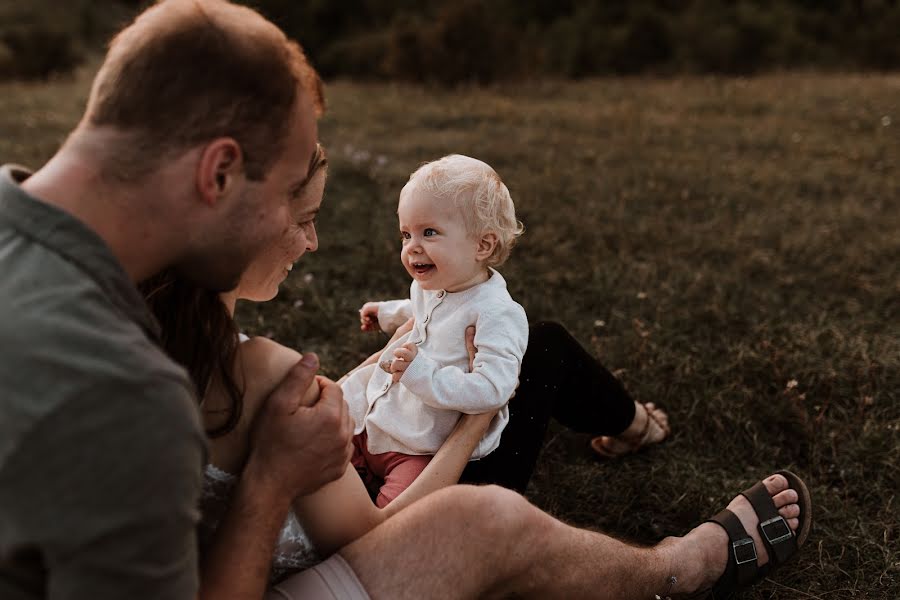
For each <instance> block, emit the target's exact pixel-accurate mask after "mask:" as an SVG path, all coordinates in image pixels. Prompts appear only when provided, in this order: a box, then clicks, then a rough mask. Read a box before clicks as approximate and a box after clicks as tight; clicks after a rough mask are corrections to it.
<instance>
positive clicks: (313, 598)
mask: <svg viewBox="0 0 900 600" xmlns="http://www.w3.org/2000/svg"><path fill="white" fill-rule="evenodd" d="M265 600H369V594H367V593H366V590H365V589H363V586H362V584H361V583H360V582H359V579H358V578H357V577H356V573H354V572H353V569H351V568H350V565H348V564H347V561H345V560H344V559H343V558H342V557H341V555H340V554H333V555H332V556H331V557H330V558H329V559H328V560H325V561H323V562H320V563H319V564H317V565H316V566H314V567H311V568H309V569H306V570H305V571H300V572H299V573H294V574H293V575H289V576H288V577H286V578H285V579H284V580H283V581H282V582H281V583H278V584H276V585H275V586H274V587H272V588H269V591H268V592H266V597H265Z"/></svg>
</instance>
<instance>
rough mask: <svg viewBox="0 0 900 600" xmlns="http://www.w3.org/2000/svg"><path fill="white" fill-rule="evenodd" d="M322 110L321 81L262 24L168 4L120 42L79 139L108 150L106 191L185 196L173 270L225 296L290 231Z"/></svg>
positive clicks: (221, 9)
mask: <svg viewBox="0 0 900 600" xmlns="http://www.w3.org/2000/svg"><path fill="white" fill-rule="evenodd" d="M322 109H323V97H322V86H321V81H320V79H319V76H318V74H317V73H316V72H315V70H314V69H313V68H312V67H311V66H310V64H309V63H308V62H307V60H306V58H305V56H304V55H303V52H302V50H301V49H300V47H299V46H298V45H297V44H296V43H295V42H292V41H290V40H288V39H287V37H286V36H285V34H284V33H283V32H282V31H281V30H280V29H278V28H277V27H276V26H275V25H273V24H272V23H270V22H268V21H266V20H265V19H264V18H263V17H262V16H260V15H259V14H258V13H256V12H254V11H253V10H251V9H249V8H246V7H243V6H238V5H234V4H230V3H228V2H226V1H224V0H164V1H161V2H158V3H157V4H156V5H154V6H152V7H150V8H149V9H147V10H146V11H145V12H143V13H142V14H141V15H140V16H138V17H137V18H136V19H135V21H134V22H133V23H132V24H131V25H130V26H128V27H127V28H126V29H124V30H123V31H122V32H120V33H119V34H118V35H117V36H116V37H115V38H114V39H113V41H112V42H111V44H110V48H109V52H108V53H107V56H106V59H105V61H104V63H103V65H102V67H101V69H100V71H99V72H98V74H97V77H96V78H95V80H94V84H93V87H92V89H91V95H90V98H89V100H88V106H87V110H86V113H85V116H84V118H83V119H82V122H81V124H80V126H79V130H78V131H76V135H75V136H73V137H74V138H78V135H79V133H82V134H84V135H83V136H82V137H85V138H90V136H91V135H94V136H95V137H96V136H97V135H103V136H104V137H103V139H106V140H110V141H109V143H104V144H94V145H93V148H94V149H95V150H96V151H97V152H96V153H97V154H98V155H97V156H95V161H96V163H97V166H98V170H99V174H100V176H101V177H102V178H103V180H105V181H108V182H112V183H114V184H118V185H124V186H131V187H132V188H136V187H139V188H143V189H145V190H146V189H152V188H155V189H157V190H159V192H160V193H161V194H163V193H165V194H169V193H171V190H174V189H176V188H178V189H179V190H180V191H179V193H180V194H181V196H182V197H183V198H180V200H182V199H187V200H189V202H188V203H187V205H185V208H184V210H185V213H184V215H183V218H182V219H181V221H179V220H178V215H177V214H176V215H171V214H170V215H166V216H164V217H160V218H165V219H170V220H171V219H172V218H173V217H174V219H175V222H174V223H173V226H176V227H179V228H181V229H183V230H184V233H185V235H184V239H185V240H186V241H185V248H184V251H183V252H182V253H181V254H180V255H179V256H177V257H176V258H175V263H176V264H174V265H171V266H174V268H176V270H178V271H179V272H181V273H182V275H183V276H185V277H187V278H188V279H191V280H194V281H195V282H197V283H199V284H201V285H204V286H207V287H210V288H212V289H216V290H226V289H229V288H230V287H233V286H234V285H235V284H236V283H237V281H238V279H239V277H240V274H241V272H242V271H243V269H244V268H245V267H246V266H247V264H249V262H250V260H251V259H252V258H253V257H254V255H255V254H257V253H258V252H259V251H260V249H261V248H263V247H265V246H266V245H268V244H270V243H271V241H272V240H273V239H275V238H276V237H277V236H278V235H280V234H281V233H282V232H283V231H284V229H285V228H286V227H287V226H288V225H289V223H290V206H289V201H290V198H291V197H292V196H295V195H296V192H297V186H300V187H302V186H303V185H304V183H305V180H306V177H307V170H308V165H309V164H310V157H311V156H312V155H313V153H314V152H315V147H316V138H317V131H316V122H315V119H316V117H317V116H318V115H320V114H321V112H322ZM73 143H75V142H73ZM180 200H179V201H180Z"/></svg>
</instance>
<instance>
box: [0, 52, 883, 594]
mask: <svg viewBox="0 0 900 600" xmlns="http://www.w3.org/2000/svg"><path fill="white" fill-rule="evenodd" d="M91 73H92V68H91V66H90V65H89V66H88V67H85V68H83V69H81V70H79V71H77V72H76V73H75V74H74V75H73V76H71V77H63V78H57V79H51V80H50V81H47V82H44V83H4V84H0V161H2V162H10V161H12V162H19V163H23V164H26V165H29V166H31V167H37V166H39V165H40V164H42V163H43V161H45V160H46V159H47V158H49V156H50V155H51V154H52V152H53V151H54V150H55V149H56V148H57V147H58V145H59V144H60V143H61V142H62V140H63V139H64V135H65V134H66V132H67V131H68V130H69V129H70V128H71V127H72V126H73V125H74V124H75V123H76V122H77V119H78V118H79V116H80V112H81V110H82V108H83V105H84V101H85V98H86V94H87V89H88V83H89V77H90V74H91ZM327 93H328V103H329V109H328V113H327V115H326V117H325V118H324V119H323V121H322V122H321V139H322V141H323V143H324V144H325V146H326V147H327V149H328V151H329V153H330V154H329V160H330V165H331V168H330V175H329V177H330V179H329V183H328V186H327V191H326V199H325V204H324V208H323V211H322V215H321V218H320V221H319V232H320V240H321V246H320V249H319V251H318V252H317V253H315V254H313V255H307V256H306V257H304V258H303V259H302V261H301V263H300V264H299V265H298V266H297V268H295V270H294V272H293V273H292V275H291V278H290V279H289V280H288V281H287V282H286V283H285V285H284V287H283V290H282V293H281V294H280V296H279V297H278V298H277V299H276V300H275V301H273V302H271V303H268V304H266V305H262V306H256V307H253V306H242V307H241V308H240V312H239V318H240V322H241V324H242V326H243V327H244V328H245V329H246V330H247V331H248V332H250V333H255V334H261V335H268V336H271V337H273V338H275V339H277V340H278V341H280V342H282V343H285V344H287V345H290V346H293V347H296V348H300V349H302V350H304V351H316V352H318V353H319V354H320V356H321V358H322V363H323V365H324V370H325V371H326V373H327V374H329V375H331V376H338V375H340V374H341V373H343V372H345V371H346V370H348V369H350V368H351V367H352V366H353V365H354V364H355V363H356V362H358V361H359V360H361V359H362V358H363V357H364V356H366V355H367V354H368V353H370V352H372V351H374V350H375V349H377V348H378V347H379V346H380V344H382V343H383V342H384V337H383V336H379V335H377V334H366V335H364V334H362V333H360V332H359V331H358V324H357V316H356V310H357V308H358V307H359V306H360V305H361V304H362V303H363V302H364V301H366V300H370V299H385V298H394V297H401V296H403V295H404V294H405V293H406V291H407V289H408V283H409V282H408V279H407V276H406V275H405V272H404V271H403V269H402V267H401V266H400V263H399V258H398V257H399V237H398V234H397V231H396V222H395V219H396V217H395V211H396V200H397V194H398V192H399V189H400V187H401V186H402V185H403V183H404V181H405V179H406V177H407V176H408V174H409V172H410V171H411V170H413V169H414V168H415V167H416V166H417V165H418V164H420V163H421V162H423V161H426V160H430V159H434V158H437V157H440V156H442V155H444V154H446V153H449V152H459V153H464V154H469V155H472V156H476V157H479V158H481V159H483V160H485V161H487V162H488V163H490V164H491V165H493V166H494V167H495V168H496V169H497V171H498V172H499V173H500V175H501V176H502V177H503V178H504V180H505V181H506V183H507V184H508V186H509V188H510V190H511V192H512V195H513V198H514V200H515V201H516V205H517V208H518V212H519V216H520V218H521V219H522V220H523V221H524V223H525V225H526V228H527V231H526V234H525V235H524V236H523V238H522V239H521V243H520V245H519V246H518V247H517V248H516V250H515V251H514V253H513V256H512V258H511V260H510V262H509V263H508V264H507V265H506V266H505V267H504V268H503V273H504V276H505V277H506V279H507V281H508V282H509V285H510V288H511V292H512V294H513V296H514V297H515V298H516V299H517V300H518V301H519V302H520V303H521V304H522V305H523V306H524V307H525V308H526V310H527V311H528V314H529V316H530V317H531V318H532V319H555V320H558V321H560V322H562V323H563V324H565V325H566V326H567V327H568V328H569V329H570V330H571V331H572V332H573V334H574V335H576V337H578V339H579V340H581V342H582V343H583V344H585V345H586V346H587V347H588V348H589V349H590V350H591V351H592V352H593V353H594V354H595V355H596V356H597V357H598V358H599V359H600V360H601V361H602V362H603V363H604V364H605V365H606V366H607V367H608V368H609V369H610V370H612V371H614V372H615V373H616V374H617V376H619V377H620V378H621V379H622V381H623V382H624V383H625V385H626V386H627V388H628V389H629V390H630V391H631V392H632V393H633V395H634V396H635V397H636V398H638V399H639V400H643V401H650V400H652V401H655V402H657V403H658V404H660V405H662V406H663V407H664V408H665V409H666V410H667V411H669V414H670V416H671V420H672V425H673V435H672V438H671V439H670V440H669V441H668V442H666V443H665V444H663V445H662V446H659V447H657V448H654V449H652V450H650V451H648V452H645V453H642V454H639V455H635V456H631V457H628V458H625V459H621V460H618V461H615V462H609V463H604V464H600V463H597V462H596V461H594V460H593V459H592V457H591V455H590V454H589V452H588V451H587V441H588V440H587V438H586V437H585V436H581V435H575V434H572V433H570V432H568V431H565V430H563V429H561V428H559V427H556V426H554V427H552V430H551V432H550V433H549V435H548V438H547V443H546V447H545V450H544V453H543V454H542V457H541V460H540V462H539V465H538V471H537V473H536V475H535V477H534V479H533V481H532V484H531V487H530V488H529V492H528V496H529V498H530V499H531V500H532V501H533V502H534V503H535V504H537V505H538V506H540V507H542V508H544V509H546V510H548V511H549V512H551V513H552V514H554V515H557V516H559V517H560V518H562V519H565V520H567V521H569V522H572V523H575V524H578V525H581V526H586V527H593V528H598V529H601V530H604V531H608V532H611V533H614V534H617V535H620V536H624V537H627V538H629V539H632V540H635V541H637V542H651V541H653V540H656V539H658V538H660V537H661V536H663V535H666V534H676V533H681V532H684V531H686V530H688V529H689V528H690V527H692V526H693V525H695V524H696V523H698V521H699V520H701V519H702V518H705V517H706V516H708V515H710V514H712V513H713V512H715V511H717V510H718V509H719V508H721V507H722V506H723V505H724V504H725V503H726V502H727V500H728V499H729V498H730V497H731V496H733V495H734V493H736V492H737V491H738V490H739V489H743V487H745V486H746V485H748V484H749V483H751V482H752V481H754V480H756V479H758V478H760V477H761V476H764V475H765V474H767V473H768V472H769V471H771V470H772V469H773V468H775V467H789V468H791V469H794V470H796V471H797V472H798V473H800V474H802V476H804V477H805V478H806V479H807V481H808V482H809V483H810V484H811V488H812V493H813V498H814V502H815V519H816V522H815V526H814V531H813V534H812V537H811V538H810V541H809V544H808V546H807V547H806V549H805V551H804V552H803V554H802V556H801V557H800V559H799V560H798V561H797V562H796V563H793V564H792V565H791V566H789V567H787V568H785V569H784V570H782V571H781V572H780V573H779V575H778V577H777V582H776V581H766V582H763V583H762V584H761V585H759V586H757V587H756V588H755V589H754V590H752V591H750V592H748V593H745V594H744V595H743V596H742V598H780V599H788V598H823V599H824V598H827V599H837V598H878V599H888V600H890V599H896V598H900V519H898V516H897V515H898V514H900V498H898V497H897V496H898V493H900V399H898V389H900V205H898V203H900V176H898V166H900V164H898V163H900V76H897V75H872V76H861V75H838V74H833V75H811V74H775V75H767V76H761V77H756V78H750V79H744V78H721V77H688V78H683V77H682V78H632V79H592V80H584V81H581V82H575V83H573V82H568V83H564V82H545V83H522V84H516V85H505V86H493V87H486V88H457V89H455V90H437V89H435V90H427V89H423V88H420V87H412V86H406V85H399V84H397V85H392V84H383V85H376V84H359V83H349V82H341V81H336V82H332V83H330V84H329V85H328V87H327Z"/></svg>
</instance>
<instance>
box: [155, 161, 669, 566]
mask: <svg viewBox="0 0 900 600" xmlns="http://www.w3.org/2000/svg"><path fill="white" fill-rule="evenodd" d="M325 179H326V159H325V156H324V152H323V151H322V149H321V148H319V149H317V152H316V153H315V155H314V156H313V159H312V161H311V164H310V168H309V177H308V181H307V185H306V186H305V187H304V188H303V191H302V192H301V193H300V194H299V195H298V196H297V197H296V198H295V200H294V206H293V207H292V212H293V215H294V218H295V223H294V224H293V225H292V226H291V227H289V228H288V229H287V230H286V231H285V233H284V235H283V236H282V239H281V240H280V241H279V242H278V243H277V244H274V245H273V246H272V247H270V248H267V249H265V250H264V251H263V252H262V253H261V254H260V255H259V256H258V257H256V258H255V259H254V260H253V262H252V263H251V264H250V266H249V267H248V268H247V270H246V271H245V272H244V274H243V275H242V277H241V280H240V283H239V284H238V286H237V288H236V289H235V290H234V291H232V292H229V293H226V294H221V295H218V294H213V293H211V292H207V291H205V290H201V289H198V288H196V287H194V286H192V285H191V284H188V283H187V282H185V281H181V280H179V279H178V278H177V277H175V276H174V275H173V274H171V273H168V274H163V275H160V276H158V277H156V278H154V279H153V280H150V281H147V282H145V283H144V284H143V286H142V287H143V289H144V292H145V294H146V296H147V299H148V302H149V304H150V306H151V307H152V309H153V311H154V313H155V314H156V316H157V318H158V319H159V321H160V324H161V326H162V331H163V343H164V345H165V347H166V349H167V350H168V352H169V353H170V354H171V355H172V357H173V358H174V359H175V360H177V361H178V362H180V363H181V364H183V365H185V366H186V367H187V368H188V370H189V372H190V374H191V376H192V379H193V381H194V383H195V385H196V387H197V392H198V396H199V397H200V399H201V400H200V403H201V408H202V416H203V421H204V425H205V428H206V430H207V433H208V435H209V438H210V445H209V449H210V465H209V467H208V468H207V471H206V474H205V475H206V477H205V491H204V503H203V522H202V526H201V538H202V539H201V544H203V543H207V544H208V543H210V540H211V539H212V533H213V532H214V530H215V528H216V526H217V524H218V520H219V518H220V517H221V516H222V515H223V514H224V512H225V510H226V509H227V506H228V501H229V494H230V492H231V491H232V490H233V489H234V485H235V482H236V477H237V476H238V475H239V474H240V472H241V469H242V468H243V465H244V462H245V461H246V458H247V455H248V452H249V439H250V436H249V432H250V424H251V423H252V421H253V417H254V415H255V414H256V411H257V409H258V408H259V406H260V403H261V402H262V401H263V400H264V399H265V398H266V397H267V396H268V395H269V393H270V392H271V391H272V390H273V389H274V387H275V386H276V384H277V383H279V382H280V381H281V379H282V378H283V377H284V375H285V373H286V371H287V370H288V369H289V368H290V367H291V366H292V365H293V364H295V363H296V362H297V360H298V359H299V358H300V355H299V354H298V353H297V352H295V351H294V350H291V349H289V348H286V347H284V346H281V345H279V344H277V343H275V342H273V341H271V340H268V339H265V338H253V339H249V340H246V341H244V342H241V341H240V340H239V335H238V332H237V330H236V326H235V324H234V321H233V314H234V307H235V303H236V301H237V300H238V299H246V300H251V301H257V302H263V301H267V300H270V299H272V298H273V297H275V295H276V294H277V293H278V286H279V285H280V283H281V282H282V281H284V279H285V278H286V277H287V275H288V274H289V272H290V270H291V267H292V265H293V263H294V262H296V260H298V259H299V258H300V257H301V256H302V255H303V254H304V253H306V252H314V251H315V250H316V249H317V247H318V238H317V233H316V228H315V216H316V213H317V212H318V210H319V208H320V205H321V203H322V197H323V192H324V186H325ZM198 325H199V329H198ZM408 326H409V324H407V327H408ZM407 330H408V329H407ZM403 331H404V330H403V329H402V328H401V330H398V333H397V334H396V335H399V334H401V333H403ZM467 333H468V335H467V337H468V338H469V340H471V339H472V337H473V334H474V332H471V331H470V332H467ZM469 346H470V348H469V349H470V356H474V347H473V346H471V341H470V343H469ZM378 354H379V353H376V354H375V355H373V356H372V357H370V358H369V359H368V360H367V361H366V362H365V363H363V364H368V363H369V362H372V361H374V360H376V359H377V356H378ZM309 393H310V394H311V395H315V393H316V390H311V391H310V392H309ZM510 412H511V419H510V424H509V426H508V427H507V430H506V431H505V432H504V436H503V441H502V442H501V445H500V448H499V449H498V450H496V451H495V452H494V453H492V454H491V455H489V456H488V457H486V458H485V459H482V460H480V461H476V462H472V463H468V458H469V457H470V456H471V454H472V451H473V450H474V448H475V446H476V445H477V443H478V441H479V440H480V439H481V437H482V435H483V433H484V431H485V430H486V428H487V426H488V424H489V423H490V419H491V418H492V416H493V415H490V414H488V415H465V416H464V417H463V418H462V419H461V420H460V423H459V425H458V427H457V428H456V430H455V431H454V432H453V434H452V435H451V436H450V438H448V439H447V441H446V442H445V443H444V445H443V446H442V447H441V449H440V451H439V452H438V453H437V454H436V455H435V457H434V459H433V460H432V461H431V462H430V463H429V465H428V467H427V468H426V469H425V471H423V473H422V474H421V475H420V476H419V477H418V478H417V479H416V481H415V482H414V483H413V485H412V486H410V487H409V488H408V489H407V490H406V491H405V492H404V493H403V494H401V495H400V496H399V497H398V498H397V499H396V500H394V501H393V502H392V503H390V504H389V505H388V506H386V507H385V508H384V509H378V508H376V507H375V505H374V504H373V503H372V501H371V499H370V497H369V494H368V491H367V490H366V489H365V486H364V485H363V483H362V481H361V480H360V478H359V476H358V475H357V474H356V472H355V471H354V470H353V469H352V468H351V467H350V466H349V465H348V468H347V471H346V472H345V473H344V476H343V477H342V478H340V479H339V480H338V481H336V482H334V483H332V484H329V485H327V486H325V487H324V488H322V489H320V490H319V491H318V492H316V493H315V494H311V495H309V496H306V497H303V498H297V499H295V501H294V503H293V508H294V511H293V514H291V515H289V518H288V521H287V523H286V524H285V527H284V529H283V531H282V536H281V539H280V541H279V544H278V548H277V549H276V555H275V559H274V561H273V573H272V579H273V580H275V579H278V578H280V577H282V576H283V575H284V574H286V573H289V572H291V571H297V570H301V569H303V568H305V567H308V566H310V565H312V564H315V562H317V561H318V560H319V559H320V558H322V557H324V556H327V555H328V554H331V553H332V552H334V551H335V550H336V549H338V548H340V547H342V546H343V545H345V544H346V543H348V542H350V541H352V540H354V539H356V538H358V537H360V536H361V535H363V534H364V533H365V532H367V531H368V530H370V529H371V528H372V527H374V526H375V525H377V524H378V523H380V522H381V521H383V520H384V519H386V518H388V517H389V516H390V515H392V514H394V513H396V512H397V511H399V510H401V509H402V508H403V507H405V506H408V505H409V504H410V503H411V502H413V501H415V500H416V499H418V498H421V497H422V496H424V495H426V494H428V493H430V492H432V491H434V490H436V489H438V488H441V487H444V486H447V485H450V484H452V483H455V482H456V481H458V480H460V474H461V473H462V475H463V476H462V479H463V480H464V481H468V482H473V483H498V484H501V485H504V486H506V487H510V488H513V489H516V490H518V491H524V489H525V487H526V485H527V483H528V479H529V478H530V476H531V472H532V470H533V468H534V464H535V461H536V460H537V456H538V453H539V451H540V447H541V444H542V440H543V437H544V433H545V431H546V428H547V424H548V422H549V419H550V417H551V416H553V417H555V418H557V419H559V420H560V422H562V423H563V424H565V425H567V426H569V427H571V428H573V429H576V430H578V431H587V432H590V433H592V434H595V435H597V434H602V435H604V436H616V437H614V438H607V437H598V438H595V440H594V442H593V445H594V446H595V449H597V448H599V447H602V448H603V450H604V451H605V453H606V454H610V455H616V454H620V453H624V452H628V451H633V450H636V449H637V448H639V447H641V446H643V445H646V444H649V443H655V442H658V441H662V439H664V438H665V437H666V435H667V434H668V426H667V423H666V416H665V414H664V413H662V412H661V411H659V410H658V409H655V408H654V407H653V405H651V404H648V405H639V404H637V403H635V402H634V401H633V400H632V399H631V398H630V397H629V396H628V394H627V393H626V392H625V390H624V389H623V388H622V386H621V385H620V384H619V383H618V381H616V379H615V378H614V377H613V376H612V375H610V374H609V373H608V372H607V371H606V370H605V369H604V368H603V367H602V366H600V365H599V364H598V363H597V362H596V361H595V360H594V359H593V358H592V357H591V356H590V355H589V354H587V352H585V351H584V350H583V349H582V348H581V347H580V346H579V345H578V343H577V342H576V341H575V340H574V338H572V337H571V336H570V335H569V334H568V333H567V332H566V331H565V329H563V328H562V327H561V326H559V325H556V324H553V323H539V324H537V325H533V326H532V328H531V331H530V337H529V348H528V352H527V353H526V355H525V358H524V360H523V365H522V372H521V376H520V386H519V389H518V391H517V393H516V397H515V401H514V402H512V403H511V404H510ZM467 465H468V466H467ZM464 469H465V472H463V471H464ZM301 523H302V526H301V525H300V524H301Z"/></svg>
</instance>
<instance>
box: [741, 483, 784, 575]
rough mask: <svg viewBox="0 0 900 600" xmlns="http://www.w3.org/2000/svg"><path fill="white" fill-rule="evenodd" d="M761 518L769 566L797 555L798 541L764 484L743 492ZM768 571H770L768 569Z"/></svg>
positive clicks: (760, 532)
mask: <svg viewBox="0 0 900 600" xmlns="http://www.w3.org/2000/svg"><path fill="white" fill-rule="evenodd" d="M741 495H742V496H744V498H746V499H747V500H749V501H750V505H751V506H753V510H754V511H755V512H756V516H757V517H759V525H758V526H757V529H759V535H760V537H761V538H762V541H763V544H765V546H766V550H767V551H768V553H769V563H768V564H767V565H766V566H769V565H773V566H774V565H780V564H782V563H784V562H785V561H786V560H788V559H789V558H790V557H792V556H794V555H795V554H796V553H797V539H796V537H794V533H793V532H792V531H791V528H790V527H789V526H788V524H787V521H786V520H785V519H784V517H782V516H781V515H780V514H778V509H777V508H775V502H773V501H772V496H771V495H769V491H768V490H767V489H766V486H765V484H763V482H761V481H760V482H759V483H757V484H756V485H754V486H753V487H751V488H749V489H746V490H744V491H743V492H741ZM766 570H768V569H766Z"/></svg>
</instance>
